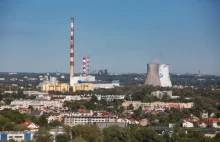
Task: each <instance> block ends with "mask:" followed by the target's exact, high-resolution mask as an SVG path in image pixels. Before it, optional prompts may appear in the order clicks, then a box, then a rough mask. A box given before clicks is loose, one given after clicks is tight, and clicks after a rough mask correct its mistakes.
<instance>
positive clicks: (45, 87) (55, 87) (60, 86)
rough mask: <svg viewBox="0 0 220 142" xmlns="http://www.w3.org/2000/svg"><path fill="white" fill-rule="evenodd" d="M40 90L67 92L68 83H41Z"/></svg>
mask: <svg viewBox="0 0 220 142" xmlns="http://www.w3.org/2000/svg"><path fill="white" fill-rule="evenodd" d="M41 91H45V92H48V91H60V92H69V84H67V83H61V84H49V83H47V84H43V85H42V87H41Z"/></svg>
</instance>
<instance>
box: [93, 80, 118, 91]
mask: <svg viewBox="0 0 220 142" xmlns="http://www.w3.org/2000/svg"><path fill="white" fill-rule="evenodd" d="M116 86H118V87H119V86H120V84H119V80H113V81H112V82H93V87H94V89H100V88H104V89H111V88H114V87H116Z"/></svg>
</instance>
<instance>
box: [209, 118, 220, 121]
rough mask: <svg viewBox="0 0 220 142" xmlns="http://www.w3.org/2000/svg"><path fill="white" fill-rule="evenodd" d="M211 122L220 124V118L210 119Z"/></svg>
mask: <svg viewBox="0 0 220 142" xmlns="http://www.w3.org/2000/svg"><path fill="white" fill-rule="evenodd" d="M208 121H209V122H220V118H208Z"/></svg>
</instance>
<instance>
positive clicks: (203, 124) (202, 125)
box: [197, 120, 209, 128]
mask: <svg viewBox="0 0 220 142" xmlns="http://www.w3.org/2000/svg"><path fill="white" fill-rule="evenodd" d="M197 124H198V126H199V127H200V128H206V127H207V126H208V124H209V121H208V120H200V121H198V122H197Z"/></svg>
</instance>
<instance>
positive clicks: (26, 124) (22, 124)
mask: <svg viewBox="0 0 220 142" xmlns="http://www.w3.org/2000/svg"><path fill="white" fill-rule="evenodd" d="M31 124H34V125H35V126H36V127H38V128H39V127H40V126H39V125H37V124H35V123H34V122H28V121H26V122H24V123H21V124H20V126H24V127H28V126H30V125H31Z"/></svg>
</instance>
